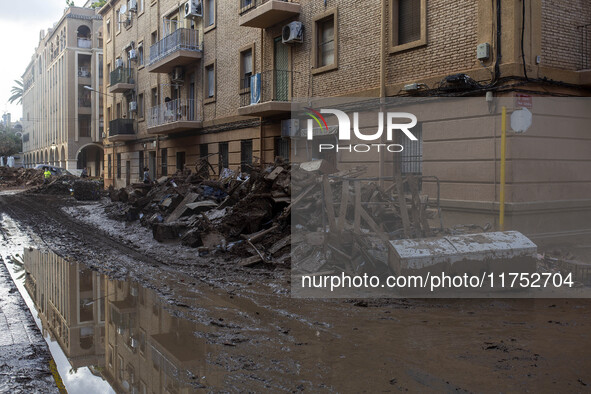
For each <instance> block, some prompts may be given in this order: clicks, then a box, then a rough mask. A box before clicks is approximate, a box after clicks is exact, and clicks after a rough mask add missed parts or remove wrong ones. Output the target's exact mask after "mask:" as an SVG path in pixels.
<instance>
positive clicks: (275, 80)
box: [240, 70, 296, 107]
mask: <svg viewBox="0 0 591 394" xmlns="http://www.w3.org/2000/svg"><path fill="white" fill-rule="evenodd" d="M295 74H296V73H294V72H293V71H287V70H270V71H263V72H262V73H257V74H255V75H253V76H250V77H247V78H243V79H242V80H241V83H240V87H241V88H242V89H250V94H246V93H243V94H241V95H240V106H241V107H246V106H248V105H252V104H258V103H266V102H269V101H289V100H290V99H291V87H292V82H293V78H294V75H295Z"/></svg>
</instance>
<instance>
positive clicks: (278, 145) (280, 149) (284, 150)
mask: <svg viewBox="0 0 591 394" xmlns="http://www.w3.org/2000/svg"><path fill="white" fill-rule="evenodd" d="M275 157H281V158H283V159H285V160H288V161H289V138H283V137H275Z"/></svg>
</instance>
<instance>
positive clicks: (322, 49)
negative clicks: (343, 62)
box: [316, 18, 334, 67]
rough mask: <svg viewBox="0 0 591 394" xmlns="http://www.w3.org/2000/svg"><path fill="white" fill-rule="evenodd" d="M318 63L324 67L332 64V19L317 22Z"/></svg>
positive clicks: (318, 65)
mask: <svg viewBox="0 0 591 394" xmlns="http://www.w3.org/2000/svg"><path fill="white" fill-rule="evenodd" d="M317 50H318V63H317V65H316V67H324V66H328V65H329V64H333V63H334V18H328V19H325V20H323V21H321V22H318V49H317Z"/></svg>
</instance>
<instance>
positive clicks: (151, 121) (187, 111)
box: [148, 99, 201, 128]
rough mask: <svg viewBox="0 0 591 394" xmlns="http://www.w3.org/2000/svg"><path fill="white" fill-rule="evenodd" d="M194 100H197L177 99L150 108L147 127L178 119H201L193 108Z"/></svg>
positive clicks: (193, 120) (177, 120) (190, 120)
mask: <svg viewBox="0 0 591 394" xmlns="http://www.w3.org/2000/svg"><path fill="white" fill-rule="evenodd" d="M196 102H197V100H188V99H187V100H185V99H177V100H172V101H169V102H167V103H164V104H161V105H157V106H155V107H152V108H150V111H149V114H148V128H152V127H158V126H163V125H166V124H169V123H174V122H180V121H188V122H199V121H201V119H200V118H199V116H198V114H197V111H196V110H195V106H196V105H195V104H196Z"/></svg>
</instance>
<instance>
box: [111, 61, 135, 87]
mask: <svg viewBox="0 0 591 394" xmlns="http://www.w3.org/2000/svg"><path fill="white" fill-rule="evenodd" d="M110 78H111V79H110V80H109V81H110V85H109V89H108V90H109V93H124V92H126V91H128V90H131V89H133V88H134V87H135V80H134V79H133V70H132V69H130V68H125V67H120V68H117V69H115V70H113V71H111V74H110Z"/></svg>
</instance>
